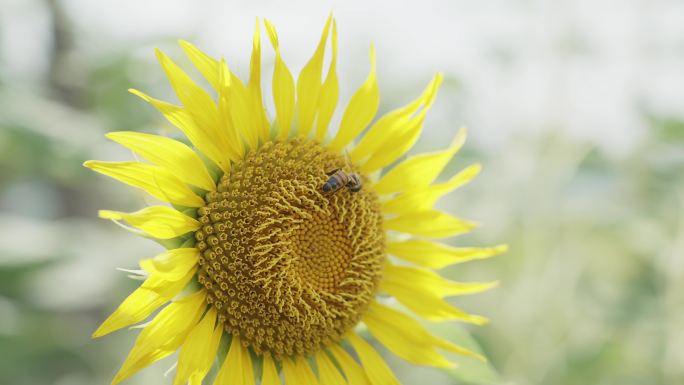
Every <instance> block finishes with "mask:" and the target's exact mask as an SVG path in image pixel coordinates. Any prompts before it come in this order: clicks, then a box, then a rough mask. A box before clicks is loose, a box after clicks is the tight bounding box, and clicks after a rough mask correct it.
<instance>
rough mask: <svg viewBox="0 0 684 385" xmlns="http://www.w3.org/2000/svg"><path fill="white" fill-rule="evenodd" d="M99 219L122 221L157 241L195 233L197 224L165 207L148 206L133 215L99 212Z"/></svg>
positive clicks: (195, 221)
mask: <svg viewBox="0 0 684 385" xmlns="http://www.w3.org/2000/svg"><path fill="white" fill-rule="evenodd" d="M98 215H99V216H100V218H105V219H112V220H124V221H126V222H128V223H129V224H130V225H131V226H134V227H136V228H138V229H140V230H142V231H144V232H145V233H147V234H148V235H149V236H151V237H154V238H159V239H171V238H176V237H178V236H181V235H183V234H186V233H189V232H191V231H195V230H197V229H198V228H199V225H200V224H199V222H198V221H197V220H195V219H194V218H190V217H189V216H187V215H185V214H182V213H180V212H179V211H178V210H175V209H173V208H171V207H167V206H150V207H145V208H144V209H142V210H138V211H136V212H134V213H124V212H121V211H111V210H100V212H99V213H98Z"/></svg>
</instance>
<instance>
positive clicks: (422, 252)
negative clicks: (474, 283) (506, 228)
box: [387, 239, 508, 269]
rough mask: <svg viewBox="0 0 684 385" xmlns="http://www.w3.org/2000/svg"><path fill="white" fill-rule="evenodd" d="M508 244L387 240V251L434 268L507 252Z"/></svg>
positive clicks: (406, 259)
mask: <svg viewBox="0 0 684 385" xmlns="http://www.w3.org/2000/svg"><path fill="white" fill-rule="evenodd" d="M506 250H508V247H507V246H506V245H499V246H495V247H482V248H479V247H451V246H448V245H444V244H441V243H435V242H432V241H427V240H418V239H411V240H406V241H396V242H387V252H388V253H389V254H392V255H394V256H395V257H398V258H401V259H403V260H405V261H408V262H411V263H415V264H417V265H421V266H425V267H429V268H432V269H441V268H443V267H446V266H449V265H453V264H456V263H462V262H467V261H471V260H473V259H483V258H489V257H492V256H495V255H497V254H501V253H504V252H506Z"/></svg>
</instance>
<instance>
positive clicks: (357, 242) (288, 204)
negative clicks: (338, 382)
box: [195, 138, 385, 357]
mask: <svg viewBox="0 0 684 385" xmlns="http://www.w3.org/2000/svg"><path fill="white" fill-rule="evenodd" d="M342 168H346V164H345V161H344V159H343V157H342V156H341V155H339V154H335V153H332V152H330V151H328V150H327V149H326V148H325V147H323V146H321V145H320V144H319V143H317V142H314V141H310V140H303V139H299V138H297V139H292V140H287V141H284V142H267V143H265V144H263V145H262V146H261V147H260V148H259V149H257V150H256V151H254V152H251V153H249V154H248V155H247V156H246V157H245V159H244V160H243V161H242V162H240V163H239V164H236V165H235V166H234V167H233V168H232V169H231V170H230V171H229V172H228V173H226V174H224V175H223V176H222V177H221V178H220V180H219V182H218V188H217V191H215V192H209V193H207V194H206V197H205V200H206V205H205V206H203V207H201V208H200V209H199V210H198V219H199V222H200V228H199V229H198V230H197V231H196V232H195V239H196V240H197V243H196V247H197V249H198V250H199V252H200V253H201V254H200V258H199V266H200V268H199V282H200V283H201V284H202V285H203V286H204V287H205V288H206V290H207V302H208V303H209V305H211V306H213V307H215V308H216V309H217V311H218V312H219V321H220V322H221V323H222V324H223V325H224V328H225V330H226V331H227V332H229V333H230V334H231V335H237V336H240V337H241V338H242V339H243V342H244V343H245V344H247V345H248V346H250V347H251V348H252V349H253V350H254V351H255V352H256V353H259V354H261V353H264V352H271V353H272V354H274V355H275V356H277V357H285V356H291V355H294V354H298V355H306V354H312V353H315V352H316V351H317V350H318V349H319V348H320V346H322V345H327V344H329V343H331V342H334V341H337V340H339V339H340V338H341V337H342V336H343V335H344V333H346V332H347V331H349V330H350V329H351V328H352V327H353V326H354V325H355V324H356V323H357V322H358V321H359V319H360V317H361V314H362V312H363V311H364V310H365V309H366V307H367V306H368V303H369V302H370V300H371V299H372V298H373V296H374V294H375V291H376V288H377V284H378V281H379V278H380V274H381V271H382V263H383V262H384V260H385V250H384V245H385V241H384V231H383V230H382V215H381V210H380V203H379V202H378V198H377V195H376V194H375V193H374V192H373V191H372V190H370V189H362V190H360V191H359V192H357V193H349V192H345V191H338V193H335V194H334V195H324V192H323V191H322V188H321V186H323V185H325V183H326V182H327V180H328V179H330V177H329V176H328V174H326V172H325V170H336V169H342ZM350 172H351V171H350ZM361 251H363V252H361Z"/></svg>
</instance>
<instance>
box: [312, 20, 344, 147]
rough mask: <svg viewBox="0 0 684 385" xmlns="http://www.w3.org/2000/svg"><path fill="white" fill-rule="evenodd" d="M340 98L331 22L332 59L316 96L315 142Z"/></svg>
mask: <svg viewBox="0 0 684 385" xmlns="http://www.w3.org/2000/svg"><path fill="white" fill-rule="evenodd" d="M339 96H340V85H339V81H338V80H337V23H336V22H335V20H334V19H333V21H332V59H331V60H330V67H328V74H327V75H326V77H325V81H323V85H322V86H321V91H320V95H319V96H318V117H317V118H316V140H318V141H319V142H322V141H323V139H324V138H325V134H326V132H327V131H328V125H329V124H330V120H331V119H332V116H333V114H334V113H335V108H336V107H337V100H338V99H339Z"/></svg>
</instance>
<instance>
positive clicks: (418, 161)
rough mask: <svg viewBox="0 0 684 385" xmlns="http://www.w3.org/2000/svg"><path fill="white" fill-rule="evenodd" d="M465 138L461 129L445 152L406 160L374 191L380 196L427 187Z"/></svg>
mask: <svg viewBox="0 0 684 385" xmlns="http://www.w3.org/2000/svg"><path fill="white" fill-rule="evenodd" d="M465 137H466V130H465V129H461V131H459V133H458V135H456V138H454V141H453V142H452V143H451V146H449V148H448V149H446V150H445V151H440V152H435V153H430V154H420V155H416V156H412V157H410V158H408V159H406V160H405V161H403V162H401V163H400V164H399V165H397V166H396V167H394V168H393V169H391V170H390V171H389V172H388V173H387V174H385V175H383V177H382V178H380V181H378V183H377V184H376V185H375V186H374V189H375V191H376V192H377V193H378V194H381V195H382V194H389V193H393V192H397V191H405V190H408V189H412V188H416V187H423V186H427V185H429V184H430V183H432V182H433V181H434V180H435V179H436V178H437V176H439V174H440V173H441V172H442V170H443V169H444V167H445V166H446V165H447V163H449V161H450V160H451V158H452V157H453V156H454V154H455V153H456V152H457V151H458V150H459V149H460V148H461V146H463V143H464V142H465Z"/></svg>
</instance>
